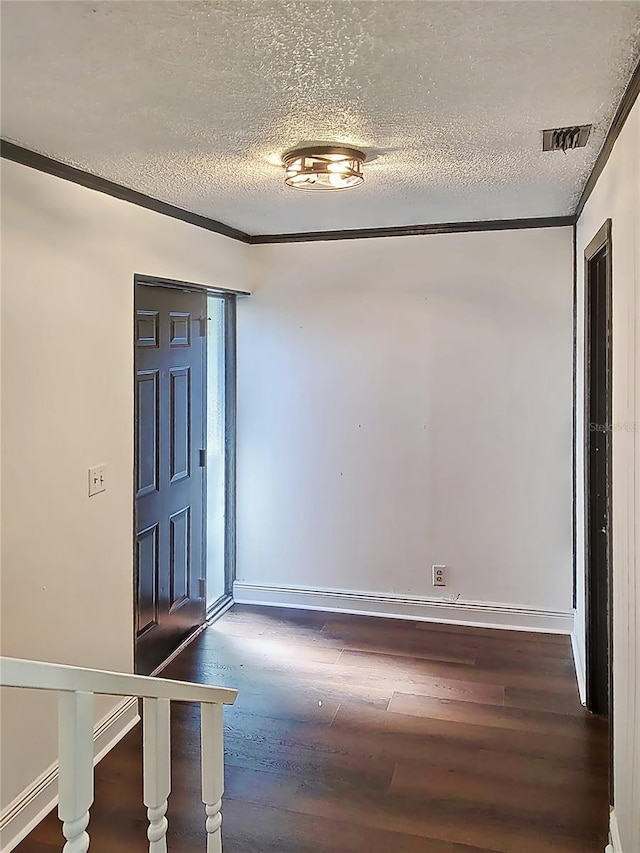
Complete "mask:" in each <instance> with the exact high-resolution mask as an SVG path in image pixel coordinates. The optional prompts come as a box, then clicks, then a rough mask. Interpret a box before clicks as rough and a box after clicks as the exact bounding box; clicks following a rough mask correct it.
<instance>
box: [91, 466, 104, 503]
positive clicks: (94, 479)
mask: <svg viewBox="0 0 640 853" xmlns="http://www.w3.org/2000/svg"><path fill="white" fill-rule="evenodd" d="M105 468H106V466H105V465H97V466H96V467H95V468H89V497H90V498H92V497H93V496H94V495H97V494H99V493H100V492H104V491H105V489H106V488H107V481H106V476H105Z"/></svg>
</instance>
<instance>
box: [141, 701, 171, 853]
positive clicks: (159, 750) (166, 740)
mask: <svg viewBox="0 0 640 853" xmlns="http://www.w3.org/2000/svg"><path fill="white" fill-rule="evenodd" d="M142 720H143V750H144V758H143V766H144V804H145V806H146V807H147V817H148V819H149V828H148V830H147V838H148V839H149V853H167V829H168V826H169V823H168V821H167V818H166V817H165V815H166V813H167V806H168V799H169V793H170V792H171V731H170V701H169V699H144V700H143V717H142Z"/></svg>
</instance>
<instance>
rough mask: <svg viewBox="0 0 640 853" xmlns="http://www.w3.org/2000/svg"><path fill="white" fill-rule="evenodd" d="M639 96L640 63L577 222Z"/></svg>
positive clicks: (578, 209) (584, 194)
mask: <svg viewBox="0 0 640 853" xmlns="http://www.w3.org/2000/svg"><path fill="white" fill-rule="evenodd" d="M639 94H640V61H639V62H638V64H637V65H636V68H635V71H634V72H633V74H632V76H631V80H630V81H629V85H628V86H627V88H626V89H625V91H624V95H623V96H622V100H621V101H620V104H619V105H618V109H617V110H616V114H615V116H614V117H613V121H612V122H611V127H610V128H609V132H608V133H607V136H606V139H605V141H604V143H603V145H602V148H601V149H600V153H599V154H598V156H597V158H596V162H595V163H594V166H593V169H592V170H591V174H590V175H589V177H588V178H587V182H586V183H585V185H584V187H583V189H582V193H581V195H580V200H579V201H578V204H577V206H576V212H575V220H576V222H577V220H578V219H579V218H580V214H581V213H582V211H583V210H584V206H585V204H586V203H587V200H588V198H589V196H590V195H591V193H592V192H593V188H594V187H595V185H596V184H597V182H598V178H599V177H600V175H601V174H602V170H603V169H604V167H605V166H606V165H607V161H608V159H609V157H610V156H611V152H612V151H613V146H614V145H615V143H616V140H617V138H618V137H619V136H620V131H621V130H622V128H623V127H624V123H625V122H626V120H627V119H628V117H629V113H630V112H631V110H632V109H633V105H634V104H635V102H636V100H637V98H638V95H639Z"/></svg>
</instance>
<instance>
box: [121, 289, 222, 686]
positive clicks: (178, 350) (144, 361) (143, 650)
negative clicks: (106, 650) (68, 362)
mask: <svg viewBox="0 0 640 853" xmlns="http://www.w3.org/2000/svg"><path fill="white" fill-rule="evenodd" d="M204 317H205V297H204V295H202V294H199V293H194V292H188V291H183V290H178V289H172V288H166V287H148V286H144V285H141V284H136V292H135V374H136V375H135V548H134V554H135V556H134V560H135V577H136V629H135V630H136V671H137V672H140V673H145V674H148V673H150V672H152V671H153V670H154V669H156V667H158V666H159V665H160V664H161V663H162V662H163V661H165V660H166V659H167V657H168V656H169V655H170V654H171V653H172V652H173V651H174V650H175V649H176V648H177V647H178V645H179V644H180V643H181V642H182V640H183V639H185V637H187V636H188V635H189V634H190V633H191V632H192V631H193V630H194V629H195V628H196V627H197V626H198V625H200V624H201V623H202V622H203V621H204V613H205V607H204V603H205V602H204V592H205V590H204V581H201V579H203V578H204V577H205V568H204V555H205V548H204V527H203V518H204V505H205V504H204V489H205V477H204V468H203V467H202V465H203V464H204V448H205V423H206V421H205V393H204V387H205V385H204V380H205V355H206V349H205V348H206V336H205V335H204V334H203V333H202V332H203V331H205V330H206V323H205V322H204V321H203V318H204Z"/></svg>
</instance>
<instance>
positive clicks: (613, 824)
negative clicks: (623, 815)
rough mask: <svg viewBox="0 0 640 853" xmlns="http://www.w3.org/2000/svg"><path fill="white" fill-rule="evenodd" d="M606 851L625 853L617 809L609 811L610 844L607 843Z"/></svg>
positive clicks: (607, 852)
mask: <svg viewBox="0 0 640 853" xmlns="http://www.w3.org/2000/svg"><path fill="white" fill-rule="evenodd" d="M605 853H624V851H623V849H622V841H621V839H620V829H619V828H618V821H617V818H616V810H615V809H611V811H610V812H609V844H607V847H606V849H605Z"/></svg>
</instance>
